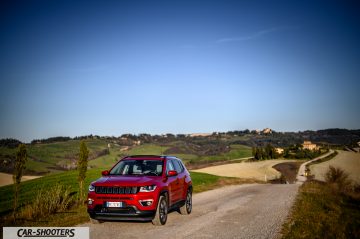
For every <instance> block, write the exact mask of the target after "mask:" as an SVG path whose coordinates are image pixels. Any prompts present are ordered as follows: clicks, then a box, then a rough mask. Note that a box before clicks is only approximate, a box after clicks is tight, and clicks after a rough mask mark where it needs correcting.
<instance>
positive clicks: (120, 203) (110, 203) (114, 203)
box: [106, 202, 124, 207]
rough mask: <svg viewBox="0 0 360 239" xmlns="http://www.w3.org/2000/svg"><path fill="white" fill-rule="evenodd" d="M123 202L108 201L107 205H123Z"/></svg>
mask: <svg viewBox="0 0 360 239" xmlns="http://www.w3.org/2000/svg"><path fill="white" fill-rule="evenodd" d="M123 206H124V204H123V202H106V207H123Z"/></svg>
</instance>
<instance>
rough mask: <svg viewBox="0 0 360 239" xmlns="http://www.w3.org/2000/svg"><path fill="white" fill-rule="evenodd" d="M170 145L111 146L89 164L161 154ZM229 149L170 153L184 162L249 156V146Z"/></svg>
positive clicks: (104, 164)
mask: <svg viewBox="0 0 360 239" xmlns="http://www.w3.org/2000/svg"><path fill="white" fill-rule="evenodd" d="M169 147H170V146H160V145H156V144H143V145H139V146H136V147H133V148H131V149H130V150H127V151H120V150H119V149H118V148H116V147H113V148H111V149H110V154H109V155H105V156H102V157H99V158H97V159H95V160H91V161H90V162H89V165H90V166H91V167H94V168H95V167H96V168H110V167H111V166H112V165H113V164H114V163H115V162H116V161H117V160H118V159H120V158H121V157H122V156H125V155H153V154H155V155H161V154H163V153H164V151H165V150H167V149H168V148H169ZM230 148H231V149H230V151H229V152H227V153H224V154H220V155H214V156H199V155H196V154H171V155H172V156H176V157H179V158H181V159H182V160H183V161H184V163H185V164H197V163H210V162H214V161H224V160H233V159H238V158H245V157H251V154H252V152H251V148H250V147H248V146H244V145H238V144H234V145H231V146H230Z"/></svg>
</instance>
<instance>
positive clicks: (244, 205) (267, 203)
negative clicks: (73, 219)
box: [79, 184, 299, 238]
mask: <svg viewBox="0 0 360 239" xmlns="http://www.w3.org/2000/svg"><path fill="white" fill-rule="evenodd" d="M298 187H299V185H298V184H250V185H234V186H226V187H223V188H219V189H215V190H211V191H207V192H203V193H198V194H196V195H194V196H193V212H192V213H191V214H190V215H187V216H185V215H180V214H179V213H178V212H176V211H175V212H172V213H170V214H169V216H168V221H167V224H166V225H165V226H160V227H156V226H153V225H152V224H151V222H145V223H139V222H105V223H102V224H91V223H86V224H83V225H79V226H89V227H90V236H91V238H277V237H279V231H280V229H281V225H282V224H283V222H284V220H285V219H286V217H287V215H288V213H289V209H290V208H291V206H292V204H293V201H294V199H295V196H296V193H297V191H298Z"/></svg>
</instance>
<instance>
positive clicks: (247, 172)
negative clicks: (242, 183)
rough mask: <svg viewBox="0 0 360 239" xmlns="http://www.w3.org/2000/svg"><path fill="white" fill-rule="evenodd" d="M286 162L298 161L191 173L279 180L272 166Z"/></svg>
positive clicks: (248, 164)
mask: <svg viewBox="0 0 360 239" xmlns="http://www.w3.org/2000/svg"><path fill="white" fill-rule="evenodd" d="M286 162H298V160H265V161H260V162H242V163H233V164H225V165H218V166H212V167H206V168H202V169H197V170H193V171H195V172H202V173H209V174H213V175H218V176H224V177H236V178H241V179H247V180H255V181H265V175H266V180H273V179H277V178H280V177H281V174H280V172H278V171H277V170H276V169H274V168H273V166H274V165H276V164H279V163H286Z"/></svg>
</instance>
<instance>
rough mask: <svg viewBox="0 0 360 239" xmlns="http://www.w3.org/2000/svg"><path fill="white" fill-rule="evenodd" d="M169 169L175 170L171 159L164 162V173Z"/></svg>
mask: <svg viewBox="0 0 360 239" xmlns="http://www.w3.org/2000/svg"><path fill="white" fill-rule="evenodd" d="M170 170H175V167H174V165H173V163H172V162H171V160H168V161H167V162H166V173H168V172H169V171H170Z"/></svg>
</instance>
